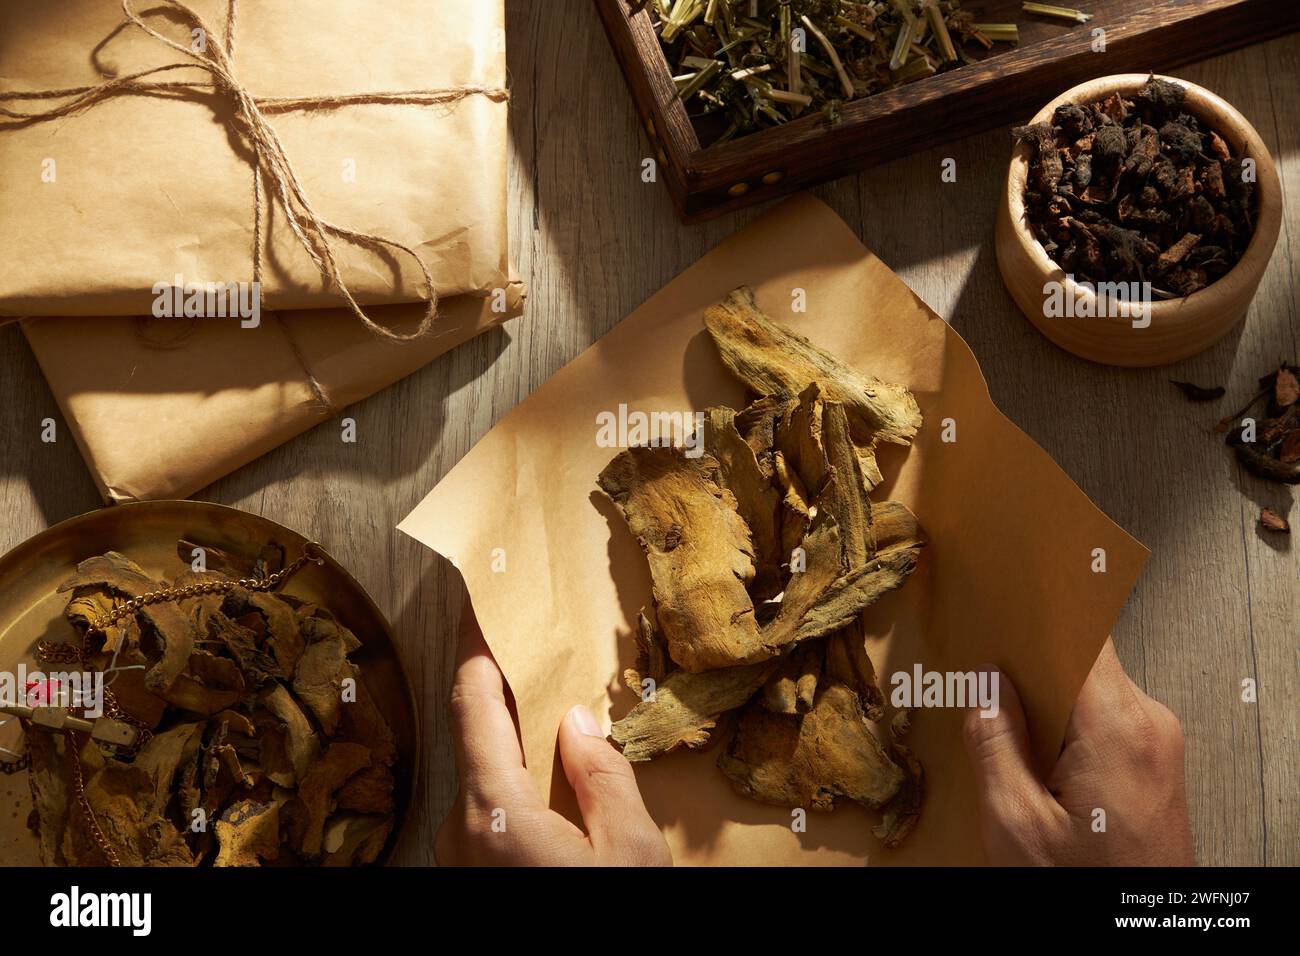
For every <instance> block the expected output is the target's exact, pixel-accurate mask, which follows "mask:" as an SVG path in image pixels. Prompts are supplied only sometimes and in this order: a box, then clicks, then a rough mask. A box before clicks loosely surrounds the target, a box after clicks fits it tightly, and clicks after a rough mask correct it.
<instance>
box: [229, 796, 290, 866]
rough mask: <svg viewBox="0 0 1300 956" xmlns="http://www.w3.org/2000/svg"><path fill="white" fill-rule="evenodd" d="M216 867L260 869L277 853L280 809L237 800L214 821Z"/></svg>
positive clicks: (273, 805)
mask: <svg viewBox="0 0 1300 956" xmlns="http://www.w3.org/2000/svg"><path fill="white" fill-rule="evenodd" d="M216 830H217V844H218V846H220V848H221V849H220V851H219V852H218V853H217V860H216V865H217V866H260V865H261V864H262V863H264V862H267V861H270V860H274V859H275V858H276V857H277V856H279V853H280V808H279V807H278V806H277V805H276V804H274V803H254V802H253V801H252V800H240V801H239V802H237V803H232V804H231V805H230V806H229V807H228V808H227V809H226V812H225V813H223V814H222V815H221V817H220V818H219V819H218V820H217V826H216Z"/></svg>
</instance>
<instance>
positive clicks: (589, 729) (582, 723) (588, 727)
mask: <svg viewBox="0 0 1300 956" xmlns="http://www.w3.org/2000/svg"><path fill="white" fill-rule="evenodd" d="M569 720H571V721H573V726H574V727H575V728H576V729H577V730H578V732H579V733H583V734H586V735H587V736H588V737H600V738H602V739H603V738H604V736H605V731H603V730H601V729H600V722H599V721H597V720H596V715H595V714H593V713H592V712H591V711H589V710H588V709H587V708H586V707H583V706H582V705H581V704H579V705H578V706H576V707H574V708H573V709H572V710H571V711H569Z"/></svg>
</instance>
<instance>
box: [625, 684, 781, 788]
mask: <svg viewBox="0 0 1300 956" xmlns="http://www.w3.org/2000/svg"><path fill="white" fill-rule="evenodd" d="M776 666H777V663H776V662H771V661H769V662H764V663H761V664H746V665H743V666H740V667H724V668H721V669H719V670H712V671H704V672H702V673H691V672H690V671H674V672H673V673H671V674H669V675H668V678H667V679H666V680H665V681H664V682H663V683H662V684H660V685H659V686H658V687H656V688H655V689H654V692H653V696H652V697H650V699H647V700H642V701H641V703H639V704H637V705H636V706H635V707H633V708H632V710H631V712H630V713H628V715H627V716H626V717H624V718H623V719H622V720H619V721H616V722H615V724H614V727H613V732H612V736H613V738H614V742H615V743H617V744H618V745H619V746H620V747H621V748H622V750H623V756H624V757H626V758H627V759H628V760H630V761H632V762H633V763H636V762H638V761H642V760H653V759H654V758H655V757H658V756H661V755H663V754H666V753H671V752H672V751H674V750H676V749H677V748H678V747H688V748H690V749H696V748H699V747H702V746H704V744H705V743H707V742H708V740H709V731H710V730H711V729H712V728H713V727H714V725H715V724H716V723H717V722H718V718H719V717H720V716H721V715H723V714H725V713H727V712H728V711H732V710H735V709H736V708H737V707H741V706H743V705H744V703H745V701H747V700H749V699H750V698H751V697H753V696H754V693H755V692H756V691H757V690H758V689H759V688H760V687H762V686H763V684H764V682H765V681H766V680H767V678H768V676H769V675H770V674H771V673H772V671H773V670H775V669H776Z"/></svg>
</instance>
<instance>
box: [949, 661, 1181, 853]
mask: <svg viewBox="0 0 1300 956" xmlns="http://www.w3.org/2000/svg"><path fill="white" fill-rule="evenodd" d="M998 683H999V688H998V689H999V693H1000V700H999V713H998V716H996V717H989V718H984V717H981V716H980V715H979V711H978V710H971V711H970V712H969V713H968V714H967V715H966V721H965V738H966V747H967V752H968V754H969V755H970V760H971V765H972V767H973V768H974V771H975V780H976V786H977V792H978V794H979V813H980V829H981V835H982V836H983V839H984V847H985V850H986V851H987V853H988V858H989V862H990V863H992V864H994V865H997V866H1191V865H1193V864H1194V863H1195V857H1194V854H1193V850H1192V833H1191V826H1190V824H1189V822H1188V817H1187V794H1186V788H1185V781H1184V779H1183V774H1184V766H1183V731H1182V727H1181V726H1180V725H1179V723H1178V718H1177V717H1175V716H1174V714H1173V712H1172V711H1170V710H1169V708H1167V707H1165V706H1164V705H1163V704H1161V703H1160V702H1159V701H1156V700H1153V699H1152V698H1150V697H1148V696H1147V695H1146V694H1145V693H1143V691H1142V690H1141V688H1139V687H1138V686H1137V685H1136V684H1134V683H1133V682H1132V681H1131V680H1129V677H1128V675H1127V674H1125V673H1124V668H1123V666H1122V665H1121V664H1120V662H1119V657H1118V656H1116V654H1115V645H1114V644H1112V643H1111V641H1110V639H1109V638H1107V640H1106V644H1105V646H1104V647H1103V648H1102V650H1101V655H1100V656H1099V657H1098V658H1097V662H1096V663H1095V664H1094V665H1093V667H1092V671H1091V672H1090V673H1089V674H1088V679H1087V680H1086V681H1085V682H1084V685H1083V689H1082V690H1081V691H1080V692H1079V699H1078V700H1077V701H1076V702H1075V704H1074V712H1073V713H1071V714H1070V723H1069V726H1068V727H1067V728H1066V734H1065V745H1064V747H1063V748H1062V749H1061V754H1060V757H1058V758H1057V761H1056V766H1055V767H1053V768H1052V770H1051V772H1050V773H1049V774H1048V776H1047V778H1046V779H1045V780H1044V779H1041V778H1040V776H1039V775H1038V774H1037V773H1035V771H1034V770H1033V769H1032V764H1031V762H1030V756H1029V754H1030V750H1029V735H1028V732H1027V729H1026V724H1025V713H1024V710H1023V709H1022V707H1021V705H1020V697H1019V695H1018V694H1017V693H1016V689H1015V687H1013V686H1012V684H1011V681H1010V680H1008V679H1007V676H1006V674H1000V675H999V682H998ZM1097 810H1103V811H1105V817H1104V821H1105V830H1104V831H1102V832H1096V831H1094V818H1095V817H1096V811H1097Z"/></svg>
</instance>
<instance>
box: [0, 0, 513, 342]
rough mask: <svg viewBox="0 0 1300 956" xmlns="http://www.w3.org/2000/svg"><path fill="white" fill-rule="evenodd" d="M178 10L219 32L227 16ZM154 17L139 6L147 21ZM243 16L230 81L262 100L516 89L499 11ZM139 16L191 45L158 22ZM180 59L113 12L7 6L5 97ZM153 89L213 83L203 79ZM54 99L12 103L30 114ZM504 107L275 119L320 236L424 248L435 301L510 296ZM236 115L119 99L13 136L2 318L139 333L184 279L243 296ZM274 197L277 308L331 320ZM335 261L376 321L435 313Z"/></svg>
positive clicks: (392, 284)
mask: <svg viewBox="0 0 1300 956" xmlns="http://www.w3.org/2000/svg"><path fill="white" fill-rule="evenodd" d="M186 3H187V4H188V5H190V6H192V7H193V8H194V9H195V11H196V12H197V13H198V14H199V15H200V16H201V17H202V18H203V19H204V21H206V22H207V23H208V24H209V25H210V26H211V27H212V28H213V29H214V30H217V31H220V30H223V29H224V26H225V22H226V4H227V0H186ZM163 6H165V5H163V4H159V3H156V2H152V0H136V2H135V3H134V8H135V9H136V12H137V13H140V14H143V13H144V12H145V11H149V10H156V9H158V8H160V7H163ZM237 9H238V26H237V29H236V31H235V32H236V46H235V54H234V68H235V72H236V75H237V77H238V79H239V80H240V81H242V83H243V84H244V85H245V87H246V88H247V89H248V90H249V92H250V93H252V94H253V95H254V96H256V97H316V96H328V95H332V94H335V95H344V94H361V93H376V92H397V91H412V90H429V89H446V88H448V87H458V86H480V87H485V88H490V89H495V90H504V88H505V86H506V83H507V80H506V63H505V43H504V36H505V34H504V4H503V3H502V2H501V0H387V2H384V3H357V2H355V0H239V6H238V8H237ZM145 20H146V22H147V23H148V24H149V25H150V26H151V27H153V28H154V29H155V30H158V31H159V32H161V33H163V34H164V35H165V36H168V37H169V38H175V39H178V40H183V41H184V42H185V43H186V44H187V45H188V44H189V43H190V42H191V41H190V35H189V30H188V28H187V27H185V26H183V25H180V24H177V23H176V22H175V21H169V20H168V19H166V18H165V16H163V15H158V14H154V15H150V16H148V17H146V18H145ZM169 22H170V27H169ZM122 24H126V25H125V26H121V25H122ZM119 26H121V29H119ZM208 42H222V38H220V37H216V38H208ZM186 59H187V58H186V57H185V56H184V55H183V54H182V53H179V52H177V51H175V50H172V49H170V48H168V47H167V46H165V45H164V44H163V43H161V42H159V41H158V40H157V39H155V38H153V37H150V36H149V35H148V34H146V33H145V32H144V31H142V30H140V29H139V28H138V27H136V26H134V25H132V24H129V23H127V21H126V20H125V18H124V16H123V13H122V8H121V4H120V2H118V0H41V2H39V3H33V2H30V0H0V91H4V92H31V91H40V90H51V89H63V88H68V87H77V86H90V85H94V84H97V83H99V82H102V81H103V80H104V79H106V78H108V77H111V76H114V75H125V74H127V73H133V72H136V71H139V70H144V69H149V68H152V67H157V66H163V65H165V64H170V63H175V62H183V61H185V60H186ZM149 79H161V80H168V79H179V80H205V79H210V77H209V76H208V74H206V73H204V72H202V71H200V70H197V69H192V70H186V71H180V72H174V73H164V74H161V75H160V76H156V77H151V78H149ZM60 102H62V101H60V100H25V101H14V100H10V101H3V100H0V105H4V106H6V107H8V108H10V109H15V110H21V111H24V112H34V111H37V110H40V109H46V108H49V107H51V106H55V105H58V104H59V103H60ZM507 109H508V104H507V102H506V101H505V100H504V98H501V97H500V96H498V97H497V98H492V97H488V96H484V95H471V96H469V97H467V98H465V99H463V100H460V101H459V102H456V103H452V104H446V105H440V106H429V105H414V104H403V105H395V104H388V103H385V104H366V105H355V104H353V105H342V106H338V107H336V108H332V109H323V110H310V109H296V110H291V111H288V112H278V113H275V114H272V115H270V116H269V119H270V121H271V124H272V126H273V127H274V129H275V131H276V133H277V134H278V136H279V137H280V139H281V140H282V141H283V144H284V148H285V150H286V152H287V155H288V158H289V161H290V163H291V164H292V165H293V167H294V169H295V170H296V172H297V175H298V178H299V180H300V181H301V182H302V184H303V188H304V190H305V192H306V195H307V198H308V200H309V201H310V202H311V204H312V206H313V207H314V209H315V210H316V212H317V213H318V214H319V215H320V216H321V217H322V218H323V219H325V220H327V221H329V222H332V223H335V224H337V225H339V226H342V227H345V228H348V229H351V230H354V231H358V232H365V233H373V234H377V235H380V236H383V237H385V238H389V239H393V240H396V241H399V242H401V243H404V244H406V245H408V246H411V247H412V248H414V249H415V250H416V251H417V252H419V253H420V254H421V256H422V258H423V259H424V261H425V263H426V265H427V266H428V267H429V269H430V272H431V273H432V275H433V280H434V287H435V289H436V290H437V292H438V293H439V294H440V295H445V296H453V295H458V294H462V293H467V292H484V291H488V290H491V289H495V288H498V287H501V286H504V285H505V283H506V279H507V275H508V266H507V262H506V157H507V153H508V151H507V146H506V136H507V124H506V114H507ZM232 113H233V111H232V110H231V109H230V107H229V98H228V97H223V96H220V95H217V94H214V93H211V92H200V93H186V94H184V95H173V96H160V95H119V96H114V97H112V98H111V99H108V100H105V101H101V102H99V103H97V104H95V105H93V106H91V107H89V108H88V109H86V110H85V111H84V112H81V113H77V114H74V115H70V116H62V117H59V118H57V119H54V120H52V121H48V122H42V123H34V124H27V125H22V124H14V123H13V122H12V121H5V120H0V180H2V181H3V182H4V184H5V186H4V198H3V201H0V316H11V317H12V316H26V315H93V316H100V315H147V314H150V311H151V307H152V303H153V299H154V294H153V292H152V289H153V286H154V284H155V283H157V282H166V283H168V284H171V283H173V282H174V279H175V276H176V275H177V274H180V275H182V276H183V277H184V279H185V281H186V282H223V283H224V282H239V281H251V279H252V274H253V266H252V236H253V169H252V165H251V163H250V158H249V156H250V154H249V151H248V149H247V147H246V146H245V144H244V143H243V141H242V140H241V139H239V138H237V137H236V135H235V134H234V133H233V132H232V127H231V126H230V119H231V116H232ZM50 170H52V171H53V174H54V176H53V180H52V181H46V180H47V179H48V178H49V176H48V173H49V171H50ZM349 171H353V173H354V175H352V177H351V178H352V181H349ZM267 185H268V187H269V181H268V183H267ZM264 200H265V202H266V209H265V211H264V215H263V219H262V229H263V239H264V266H263V279H262V284H263V291H264V293H265V294H266V304H267V308H270V309H306V308H333V307H335V306H337V305H338V304H339V299H338V296H337V293H336V292H332V291H329V290H327V289H326V288H324V285H323V283H322V280H321V278H320V275H319V273H318V271H317V269H316V267H315V265H314V264H313V263H312V262H311V260H310V258H309V257H308V256H307V253H306V252H305V251H304V250H303V248H302V247H301V245H300V244H299V243H298V240H297V238H296V237H295V236H294V235H293V233H292V232H291V230H290V229H289V227H288V225H287V224H286V221H285V216H284V213H283V210H282V209H281V208H280V207H279V206H278V204H277V203H275V202H272V201H270V200H269V199H267V197H266V196H265V195H264ZM335 250H336V255H337V257H338V260H339V265H340V270H341V274H342V276H343V278H344V280H345V281H346V282H347V284H348V286H349V287H350V288H351V289H352V291H353V293H354V294H355V295H356V296H357V298H358V300H359V301H361V302H362V303H363V304H364V303H394V302H413V301H416V300H417V299H420V298H424V297H425V287H424V281H423V279H422V277H421V275H420V273H419V270H418V267H417V266H416V264H415V263H414V262H413V261H411V260H410V258H409V256H407V255H405V254H403V253H393V254H388V253H384V254H377V253H375V252H374V251H369V250H362V249H357V248H355V247H353V246H350V245H348V244H346V243H344V242H343V241H342V240H335Z"/></svg>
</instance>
